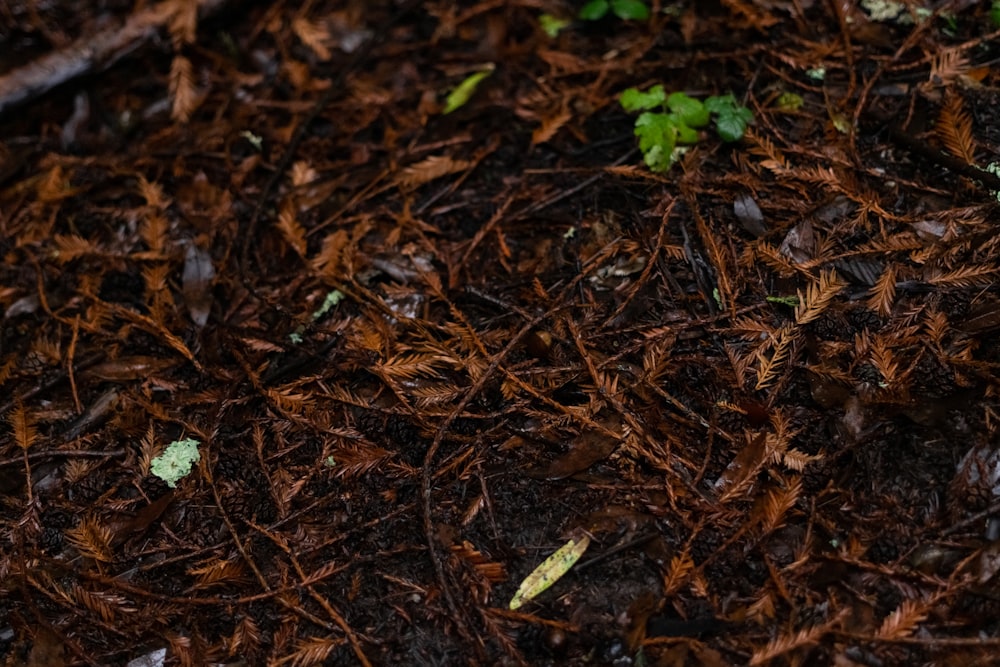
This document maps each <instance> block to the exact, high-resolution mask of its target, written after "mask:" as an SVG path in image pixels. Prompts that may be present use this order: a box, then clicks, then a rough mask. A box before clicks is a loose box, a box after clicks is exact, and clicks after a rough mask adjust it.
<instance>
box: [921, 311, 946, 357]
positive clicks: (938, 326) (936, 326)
mask: <svg viewBox="0 0 1000 667" xmlns="http://www.w3.org/2000/svg"><path fill="white" fill-rule="evenodd" d="M924 327H925V329H926V331H927V337H928V338H930V340H931V342H932V343H934V344H935V345H937V346H938V347H939V348H940V347H941V345H942V343H943V342H944V337H945V336H946V335H947V334H948V332H949V331H950V330H951V323H950V322H948V316H947V315H945V314H944V313H942V312H941V311H940V310H928V311H927V312H926V313H925V314H924Z"/></svg>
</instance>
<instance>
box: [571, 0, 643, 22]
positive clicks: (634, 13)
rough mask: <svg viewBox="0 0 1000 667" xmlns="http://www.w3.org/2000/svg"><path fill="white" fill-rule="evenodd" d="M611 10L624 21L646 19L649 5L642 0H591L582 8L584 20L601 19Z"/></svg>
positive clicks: (581, 14) (581, 12) (581, 13)
mask: <svg viewBox="0 0 1000 667" xmlns="http://www.w3.org/2000/svg"><path fill="white" fill-rule="evenodd" d="M608 12H611V13H612V14H614V15H615V16H617V17H618V18H620V19H621V20H623V21H645V20H646V19H648V18H649V6H648V5H647V4H646V3H645V2H642V0H590V2H588V3H587V4H585V5H584V6H583V8H582V9H581V10H580V14H579V16H580V18H581V19H583V20H584V21H599V20H601V19H603V18H604V17H605V16H607V15H608Z"/></svg>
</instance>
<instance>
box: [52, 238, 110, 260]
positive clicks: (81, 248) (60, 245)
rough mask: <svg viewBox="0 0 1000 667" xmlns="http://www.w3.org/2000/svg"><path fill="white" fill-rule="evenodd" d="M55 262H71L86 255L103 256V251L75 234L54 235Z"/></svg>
mask: <svg viewBox="0 0 1000 667" xmlns="http://www.w3.org/2000/svg"><path fill="white" fill-rule="evenodd" d="M53 238H54V240H55V244H56V251H55V260H56V261H57V262H59V263H60V264H65V263H66V262H71V261H73V260H74V259H77V258H78V257H84V256H87V255H104V254H105V253H104V250H103V249H102V248H101V247H100V246H99V245H97V244H96V243H94V242H93V241H91V240H89V239H85V238H83V237H82V236H77V235H76V234H56V235H55V236H54V237H53Z"/></svg>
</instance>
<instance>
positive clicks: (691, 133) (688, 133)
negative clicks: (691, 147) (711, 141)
mask: <svg viewBox="0 0 1000 667" xmlns="http://www.w3.org/2000/svg"><path fill="white" fill-rule="evenodd" d="M671 116H673V114H671ZM674 127H675V128H677V143H679V144H696V143H698V140H699V139H701V135H700V134H699V133H698V130H696V129H694V128H691V127H688V126H687V124H685V123H684V121H682V120H680V119H679V118H678V119H676V122H675V123H674Z"/></svg>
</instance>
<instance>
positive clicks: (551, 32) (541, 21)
mask: <svg viewBox="0 0 1000 667" xmlns="http://www.w3.org/2000/svg"><path fill="white" fill-rule="evenodd" d="M569 24H570V21H569V19H561V18H559V17H558V16H553V15H552V14H542V15H540V16H539V17H538V25H539V27H541V29H542V32H544V33H545V34H546V35H548V36H549V37H550V38H551V39H555V38H556V37H558V36H559V31H561V30H562V29H563V28H565V27H567V26H568V25H569Z"/></svg>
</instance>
